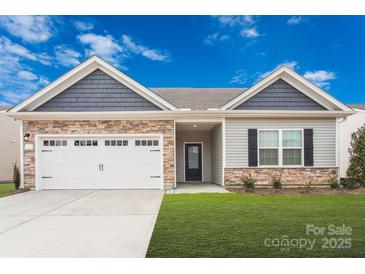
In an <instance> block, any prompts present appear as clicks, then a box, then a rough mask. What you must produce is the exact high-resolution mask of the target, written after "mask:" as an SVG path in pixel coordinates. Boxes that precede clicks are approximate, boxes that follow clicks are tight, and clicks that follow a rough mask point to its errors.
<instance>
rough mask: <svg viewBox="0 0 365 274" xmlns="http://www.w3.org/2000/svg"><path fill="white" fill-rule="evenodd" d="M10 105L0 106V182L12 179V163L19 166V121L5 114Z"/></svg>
mask: <svg viewBox="0 0 365 274" xmlns="http://www.w3.org/2000/svg"><path fill="white" fill-rule="evenodd" d="M9 108H10V106H0V129H1V131H0V183H1V182H10V181H12V180H13V169H14V163H16V164H17V165H18V166H19V155H20V153H19V149H20V145H19V140H20V123H19V122H16V121H14V119H11V118H9V117H8V116H6V115H5V114H6V111H7V110H8V109H9Z"/></svg>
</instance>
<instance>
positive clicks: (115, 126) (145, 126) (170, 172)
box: [23, 120, 175, 189]
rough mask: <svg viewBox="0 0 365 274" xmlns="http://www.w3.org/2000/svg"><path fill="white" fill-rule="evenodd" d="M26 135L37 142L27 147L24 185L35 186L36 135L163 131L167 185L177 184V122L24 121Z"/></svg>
mask: <svg viewBox="0 0 365 274" xmlns="http://www.w3.org/2000/svg"><path fill="white" fill-rule="evenodd" d="M23 125H24V128H23V130H24V134H25V133H30V135H31V136H30V138H29V140H28V141H24V145H25V144H33V149H32V150H26V149H24V186H25V187H27V188H34V187H35V151H34V148H35V143H34V142H35V135H36V134H123V133H132V134H133V133H151V134H153V133H160V134H161V133H162V134H163V138H164V144H163V146H164V187H165V189H169V188H173V187H174V186H175V171H174V170H175V168H174V121H172V120H163V121H162V120H141V121H135V120H123V121H120V120H110V121H97V120H96V121H94V120H86V121H78V120H77V121H68V120H65V121H64V120H60V121H55V120H50V121H24V123H23Z"/></svg>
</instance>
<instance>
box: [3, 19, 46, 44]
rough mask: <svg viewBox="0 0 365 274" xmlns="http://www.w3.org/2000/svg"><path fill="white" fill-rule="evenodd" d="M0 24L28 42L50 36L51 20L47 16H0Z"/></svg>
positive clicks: (44, 39) (39, 40)
mask: <svg viewBox="0 0 365 274" xmlns="http://www.w3.org/2000/svg"><path fill="white" fill-rule="evenodd" d="M0 25H2V26H3V27H4V28H5V29H6V30H7V31H8V32H9V33H11V34H12V35H14V36H16V37H19V38H21V39H22V40H24V41H26V42H29V43H39V42H44V41H47V40H48V39H50V37H51V36H52V30H51V26H52V20H51V19H50V17H48V16H33V15H29V16H0Z"/></svg>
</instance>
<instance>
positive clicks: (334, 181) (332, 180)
mask: <svg viewBox="0 0 365 274" xmlns="http://www.w3.org/2000/svg"><path fill="white" fill-rule="evenodd" d="M328 184H329V185H330V186H331V188H332V189H337V188H338V187H339V186H340V185H339V183H338V179H337V178H336V177H334V176H333V177H331V178H330V179H329V180H328Z"/></svg>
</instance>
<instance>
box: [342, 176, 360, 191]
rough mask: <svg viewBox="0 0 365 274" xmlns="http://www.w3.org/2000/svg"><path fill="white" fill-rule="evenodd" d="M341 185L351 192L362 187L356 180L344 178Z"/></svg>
mask: <svg viewBox="0 0 365 274" xmlns="http://www.w3.org/2000/svg"><path fill="white" fill-rule="evenodd" d="M340 184H341V185H342V187H343V188H345V189H349V190H353V189H356V188H359V187H361V185H362V184H361V182H359V181H357V180H355V179H351V178H342V179H341V180H340Z"/></svg>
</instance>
